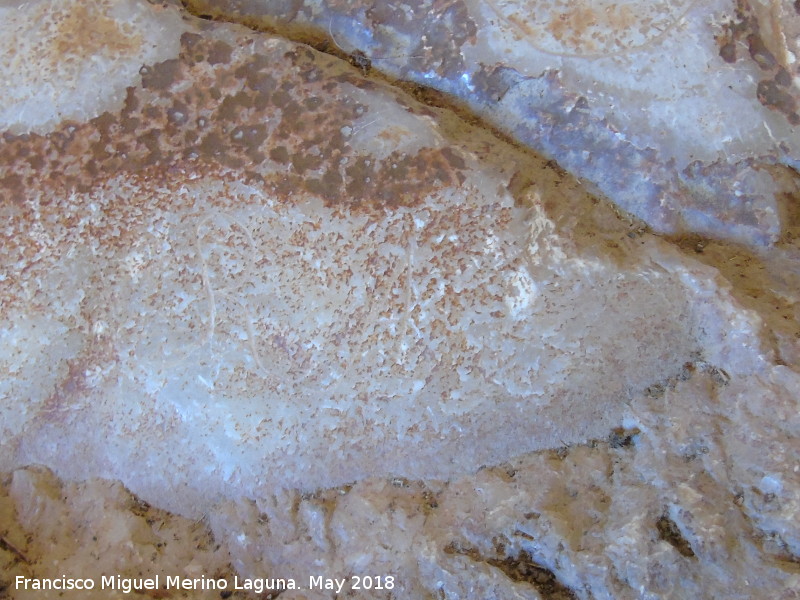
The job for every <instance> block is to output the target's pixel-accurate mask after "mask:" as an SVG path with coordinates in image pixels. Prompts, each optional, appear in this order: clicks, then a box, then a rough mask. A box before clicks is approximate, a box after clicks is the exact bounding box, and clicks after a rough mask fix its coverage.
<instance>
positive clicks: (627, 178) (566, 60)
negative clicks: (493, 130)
mask: <svg viewBox="0 0 800 600" xmlns="http://www.w3.org/2000/svg"><path fill="white" fill-rule="evenodd" d="M186 4H187V6H189V7H191V9H192V10H193V11H195V12H197V13H198V14H204V15H208V16H213V17H215V18H219V19H224V20H232V21H234V22H243V23H248V24H251V25H254V26H259V27H264V28H267V29H277V30H281V31H288V32H290V33H292V34H293V35H294V36H295V37H296V39H300V40H304V41H311V42H316V43H318V44H320V43H321V44H323V45H326V46H330V47H331V48H334V49H340V50H342V51H343V52H344V53H348V54H349V53H357V56H354V58H357V62H358V64H361V65H365V64H368V65H370V66H371V67H372V68H374V69H378V70H381V71H383V72H385V73H386V74H387V75H388V76H390V77H391V78H399V79H400V80H402V81H408V82H412V83H414V84H419V85H423V86H425V87H426V88H436V89H438V90H441V91H442V92H445V93H447V94H450V95H453V96H455V97H457V98H458V99H459V100H460V101H461V102H463V103H464V104H466V105H467V106H468V107H469V109H470V110H471V111H474V112H475V113H476V114H480V115H482V116H483V117H484V118H485V119H487V121H488V122H490V123H492V124H493V125H495V126H496V127H499V128H500V129H501V130H503V131H504V132H506V133H508V134H510V135H511V136H513V137H514V138H515V139H517V140H519V141H520V142H522V143H524V144H526V145H528V146H530V147H532V148H534V149H536V150H538V151H540V152H543V153H544V154H545V155H547V156H549V157H552V158H554V159H556V160H557V161H558V162H559V164H561V165H562V166H563V167H565V168H567V169H569V170H570V171H571V172H572V173H574V174H575V175H578V176H579V177H581V178H584V179H586V180H588V181H590V182H591V183H592V184H593V185H594V186H596V187H597V189H599V190H600V191H601V192H602V193H604V194H605V195H607V196H609V197H611V198H613V199H614V201H615V202H617V203H618V205H619V206H620V207H622V208H623V209H624V210H626V211H627V212H629V213H631V214H634V215H636V216H638V217H639V218H641V219H643V220H644V221H645V222H647V224H648V225H649V226H651V227H652V228H653V229H654V230H656V231H659V232H662V233H667V234H673V235H680V234H683V233H687V232H690V233H700V234H702V235H704V236H707V237H711V238H714V239H725V240H736V241H739V242H742V243H746V244H755V245H763V244H768V243H771V242H774V241H776V240H777V238H778V237H779V236H780V234H781V231H782V229H783V227H785V225H786V223H785V222H784V219H783V215H782V211H783V201H782V188H781V186H780V183H779V182H778V181H776V180H775V178H774V176H773V167H776V166H778V167H779V166H781V165H783V166H785V165H791V166H794V167H797V166H798V160H800V143H799V142H798V140H800V132H798V129H797V126H798V118H799V117H798V100H800V95H799V94H800V89H799V88H798V85H800V84H798V81H800V79H798V67H797V62H796V50H797V43H798V42H797V40H798V33H800V14H799V13H798V7H797V4H796V3H793V2H791V0H670V1H669V2H667V1H661V0H649V1H647V2H642V1H634V0H623V1H617V0H614V1H610V0H576V1H566V0H557V1H549V0H548V1H539V0H400V1H398V2H387V1H384V0H360V1H358V2H351V1H340V0H297V1H294V2H285V1H283V0H187V1H186ZM778 170H782V169H780V168H778Z"/></svg>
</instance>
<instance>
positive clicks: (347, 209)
mask: <svg viewBox="0 0 800 600" xmlns="http://www.w3.org/2000/svg"><path fill="white" fill-rule="evenodd" d="M47 6H48V5H46V4H43V3H40V4H36V5H30V6H29V5H25V6H22V7H20V8H19V10H28V11H31V10H34V8H32V7H35V8H36V10H40V11H43V12H42V15H43V17H42V19H43V20H42V21H41V22H48V19H50V20H58V19H61V17H58V18H57V15H59V14H62V13H63V14H70V15H76V14H78V13H80V11H83V10H85V11H89V12H91V13H92V14H95V13H96V18H94V19H91V20H90V21H91V23H95V24H97V23H99V24H104V25H103V27H106V25H107V26H109V27H110V26H111V25H112V24H113V25H114V26H115V27H118V28H120V30H121V31H126V32H127V33H128V34H129V35H130V36H133V37H137V36H139V37H141V39H145V37H146V39H147V40H149V41H147V42H146V43H145V42H142V45H141V46H140V48H145V47H147V48H149V49H148V50H147V52H150V54H147V53H144V54H142V53H140V54H136V53H135V52H134V53H132V54H127V53H126V54H125V58H124V59H121V61H122V63H121V66H120V70H119V72H118V73H117V74H116V75H115V76H114V77H112V78H111V79H110V80H109V90H111V91H109V90H105V91H107V92H108V94H109V95H108V96H105V97H104V98H105V100H98V98H99V96H98V92H97V90H96V89H95V87H96V86H95V85H94V84H92V85H91V86H90V85H86V86H74V87H73V88H71V89H72V92H70V93H75V94H78V95H79V96H80V95H81V94H82V97H80V98H79V97H77V96H76V97H75V99H73V100H70V101H69V103H70V105H73V104H74V106H80V107H83V108H80V110H78V111H77V112H74V113H70V114H69V115H65V114H64V113H63V108H62V106H61V105H60V104H59V103H58V102H56V103H55V104H49V105H48V104H46V103H42V104H41V106H39V109H38V112H36V113H35V114H34V113H24V114H28V116H27V117H25V119H27V120H24V119H23V118H22V117H20V116H19V115H21V114H23V113H19V112H18V113H17V115H18V116H17V117H15V118H16V120H13V119H11V118H9V120H8V121H4V122H3V126H4V128H5V129H6V130H7V131H5V132H4V133H3V135H2V136H1V137H0V211H2V212H1V213H0V218H1V219H2V224H1V225H0V227H1V228H2V232H1V233H0V235H2V240H3V251H2V253H0V445H2V448H3V452H2V453H0V471H4V472H7V473H8V475H7V476H6V477H5V478H4V479H3V480H2V481H0V511H2V517H3V518H2V523H7V525H5V524H4V525H2V529H0V561H4V562H2V563H0V564H4V565H5V566H6V567H5V570H6V572H8V573H9V574H11V575H13V576H16V575H23V576H25V577H57V576H59V575H60V574H61V573H62V571H64V570H65V569H66V570H70V571H71V572H75V573H76V575H77V574H79V573H78V572H80V573H84V576H86V577H99V576H100V574H102V573H103V572H106V571H109V570H113V571H114V572H115V573H119V574H120V575H130V576H135V575H136V573H143V574H144V576H148V575H155V574H156V573H161V574H162V575H164V576H166V575H173V576H176V575H181V576H184V575H185V576H189V577H192V576H200V575H204V576H215V574H220V576H222V577H229V578H233V577H236V576H238V577H249V578H256V579H257V578H266V577H278V578H293V579H296V580H297V581H299V582H303V583H304V584H305V582H307V581H308V580H309V577H312V576H323V577H332V578H342V577H344V578H349V577H351V576H352V575H361V576H363V575H371V576H387V575H390V576H392V577H395V578H396V579H395V581H396V584H397V585H396V587H393V588H392V589H391V590H389V589H384V590H369V591H366V590H362V591H361V592H358V591H355V592H354V597H364V598H367V597H369V598H390V597H391V598H395V599H399V598H408V599H412V598H424V597H434V598H466V597H476V598H487V599H488V598H551V599H553V598H587V599H588V598H687V597H692V598H720V597H725V598H751V597H758V594H761V593H763V594H764V597H770V598H781V599H782V600H783V599H784V598H785V599H789V598H796V597H797V590H798V589H800V588H799V586H800V581H798V579H797V564H798V562H799V561H800V558H798V557H800V530H799V529H798V525H797V519H796V515H797V513H798V510H800V472H799V468H798V464H800V461H799V459H800V444H798V439H800V419H799V418H798V414H800V411H799V410H798V408H800V406H798V402H799V399H798V394H797V390H798V389H800V381H798V379H799V377H798V364H800V344H799V343H798V340H799V339H800V336H799V335H798V332H799V331H800V328H798V320H799V319H798V317H799V316H800V315H798V309H797V305H798V304H797V302H798V297H797V296H798V290H800V271H798V264H799V263H798V260H799V257H800V251H799V250H798V246H797V243H798V242H797V240H798V239H799V238H800V228H798V226H797V223H800V219H798V214H797V211H796V209H790V208H787V206H788V203H787V206H783V205H782V206H783V208H782V209H781V210H782V212H781V215H780V216H781V219H782V220H783V221H782V222H783V223H785V224H786V227H785V229H784V230H783V231H782V234H781V237H780V240H779V241H778V243H777V244H776V245H774V246H773V247H769V248H756V249H752V248H747V247H745V246H734V245H731V244H727V243H724V242H710V241H708V240H706V239H702V238H679V239H676V240H672V241H670V240H668V239H663V238H660V237H658V236H656V235H653V234H652V233H649V232H648V231H647V228H646V227H644V226H643V225H642V223H641V222H639V221H635V220H633V219H632V218H629V217H625V216H623V215H621V214H619V213H618V212H617V211H616V210H615V208H614V207H613V205H611V204H610V203H609V202H607V201H605V200H603V199H600V198H597V197H595V196H593V195H592V194H591V193H590V192H589V191H587V189H585V188H584V186H582V184H581V183H580V182H579V181H578V180H576V179H575V178H573V177H572V176H570V175H569V174H568V173H566V172H564V171H563V170H561V169H560V168H559V167H558V166H557V165H556V164H555V163H553V162H549V161H546V160H544V159H542V158H540V157H538V156H535V155H532V154H530V153H529V152H527V151H526V150H524V149H521V148H519V147H517V146H515V145H513V144H512V143H510V142H509V141H503V140H500V139H498V138H497V137H495V136H494V135H493V134H492V133H490V132H488V131H486V130H485V129H482V128H480V127H479V126H478V125H477V124H476V123H467V122H465V121H463V120H461V119H460V118H458V117H456V116H455V115H453V114H452V113H450V112H448V111H446V110H443V109H436V108H432V107H430V106H426V105H424V104H421V103H420V102H418V101H417V100H415V99H414V98H412V97H411V96H409V95H408V94H406V93H405V92H403V91H402V90H401V89H399V88H397V87H393V86H392V85H390V84H388V83H386V82H380V81H377V80H374V79H370V78H368V77H366V76H365V73H364V71H365V70H366V69H365V67H364V64H363V63H362V64H357V65H356V66H355V67H354V66H351V65H349V64H347V63H346V62H345V61H342V60H340V59H338V58H335V57H333V56H330V55H326V54H324V53H320V52H318V51H315V50H313V49H311V48H309V47H307V46H304V45H302V44H298V43H296V42H292V41H288V40H286V39H283V38H281V37H279V36H277V35H267V34H264V33H258V32H254V31H252V30H250V29H247V28H244V27H241V26H238V25H230V24H224V23H212V22H208V21H204V20H200V19H196V18H194V17H190V16H188V15H186V14H184V13H183V12H181V10H180V9H179V8H178V7H173V6H161V5H150V4H146V3H142V2H139V1H138V0H116V1H114V2H108V3H103V2H91V3H84V2H80V3H79V2H77V0H76V1H75V2H72V3H70V2H66V3H60V4H59V5H58V6H57V7H56V6H52V7H51V8H50V9H48V8H47ZM508 6H511V5H504V7H505V8H503V11H505V12H502V11H501V14H502V16H503V18H504V19H505V20H506V21H507V22H509V23H512V22H514V23H515V21H513V19H511V14H512V13H511V12H509V10H510V9H508ZM615 6H616V5H615ZM657 6H658V5H657V4H654V7H657ZM670 6H674V7H675V10H676V11H677V12H676V14H675V15H672V14H671V13H670V15H668V16H669V18H670V19H672V20H673V21H674V23H672V25H670V24H669V23H667V22H662V21H661V20H659V19H661V18H662V17H661V16H660V15H661V14H662V13H661V11H655V12H653V13H652V15H651V17H652V18H651V19H650V21H647V23H645V22H644V21H642V24H641V25H640V27H639V29H638V30H637V31H638V33H631V35H629V36H628V37H625V36H623V37H620V38H619V40H618V41H612V40H611V39H610V38H603V37H602V36H599V37H598V35H594V34H591V35H588V34H587V36H586V37H578V38H573V39H571V40H569V39H567V38H556V37H552V38H544V39H543V41H542V42H541V44H550V45H551V46H552V45H554V44H566V43H570V44H572V45H573V46H574V47H575V48H576V50H575V53H580V54H581V56H572V57H571V58H569V59H570V60H573V59H574V60H578V59H581V60H585V59H586V58H587V55H588V54H591V53H592V52H597V51H605V52H610V50H609V49H608V44H611V45H612V46H614V47H616V45H621V47H619V48H617V49H616V50H615V51H614V52H616V54H615V56H616V55H619V56H622V55H623V54H626V53H630V52H637V51H643V49H644V48H645V47H648V45H649V44H653V43H655V42H656V41H657V40H659V39H661V38H660V37H659V35H660V34H656V33H655V32H656V31H660V30H661V29H666V31H667V32H671V31H674V30H677V29H680V28H681V27H683V26H684V25H682V24H681V23H683V22H682V21H681V19H682V18H684V17H686V15H688V14H689V13H687V12H685V11H687V10H688V11H691V10H694V8H695V5H691V6H689V5H686V6H685V7H683V6H682V5H680V6H679V4H678V3H676V4H674V5H670ZM78 7H81V8H78ZM495 8H497V7H495ZM678 8H680V9H681V10H680V11H678ZM623 9H624V10H623ZM2 10H10V9H9V8H8V7H6V6H5V5H4V7H3V9H2ZM498 10H500V9H498ZM558 10H560V9H559V5H552V11H553V14H552V15H551V16H552V19H556V20H559V19H561V17H560V16H559V14H560V13H558ZM630 10H632V9H630ZM630 10H629V9H626V8H625V7H624V6H622V7H618V6H617V7H616V8H613V10H612V9H611V8H609V11H606V12H605V13H604V14H606V15H607V17H608V18H609V19H611V18H612V17H613V18H615V19H616V18H620V19H622V18H623V17H625V15H630ZM615 11H616V12H615ZM626 11H627V12H626ZM54 15H56V16H54ZM578 16H580V15H578ZM578 16H575V18H576V19H577V18H578ZM645 17H646V15H645V14H644V13H642V14H640V15H638V16H637V17H636V18H637V19H640V20H643V19H644V20H646V19H645ZM625 18H627V17H625ZM631 18H633V17H631ZM663 18H667V17H666V16H665V17H663ZM686 18H688V17H686ZM561 20H564V19H561ZM688 22H689V23H691V22H692V21H691V19H690V20H689V21H688ZM6 23H10V24H9V25H6V24H0V31H1V30H2V28H3V27H9V28H10V29H11V30H12V31H13V32H15V34H19V32H20V31H21V30H20V29H19V23H18V22H17V21H15V20H13V19H10V20H9V21H7V22H6ZM156 23H157V24H158V26H157V27H155V24H156ZM648 23H649V24H648ZM142 24H152V25H153V27H152V28H150V27H149V26H147V25H142ZM515 26H516V25H515ZM139 27H143V28H144V29H146V30H147V31H140V30H139V29H138V28H139ZM686 27H689V25H686ZM59 31H60V30H59ZM91 31H92V29H91V24H87V30H86V33H87V36H88V39H90V40H94V39H100V38H96V36H93V35H92V34H91ZM548 31H550V32H551V33H552V31H553V30H552V29H548ZM590 33H591V30H590ZM664 35H666V34H664ZM148 36H149V37H148ZM139 37H137V39H139ZM26 39H27V38H26ZM69 39H72V38H70V37H69V35H68V34H67V33H64V32H61V33H59V32H58V31H56V32H55V33H53V34H52V36H51V38H48V39H47V44H48V47H58V45H59V44H64V43H67V40H69ZM737 43H738V42H737ZM148 44H149V45H148ZM596 44H601V45H602V47H599V46H598V47H596V46H595V45H596ZM103 47H104V48H105V46H103ZM20 48H22V49H21V50H20V52H21V55H20V56H21V57H22V58H24V57H26V56H27V57H29V58H30V61H31V62H30V63H25V62H24V61H23V62H19V61H20V60H21V58H19V57H18V58H16V59H15V60H17V61H18V62H16V63H14V64H15V65H17V66H16V67H15V68H14V69H10V70H9V75H8V85H9V86H10V89H13V90H18V91H15V92H14V93H15V94H17V96H15V97H20V98H21V97H22V95H23V94H34V95H35V90H36V89H41V90H42V93H43V94H45V93H46V92H47V91H48V90H50V89H51V87H50V86H52V81H51V80H50V79H47V78H42V77H40V74H39V71H38V70H37V68H36V67H33V66H32V67H31V68H20V67H19V65H23V64H30V65H37V64H38V63H37V62H36V61H38V60H40V59H41V56H42V54H41V52H42V51H41V47H39V46H35V45H31V46H24V45H22V46H20ZM92 48H94V47H93V46H91V45H90V46H89V47H87V48H86V49H85V52H84V54H79V50H77V49H76V50H74V51H75V52H76V53H78V54H76V56H79V57H80V60H77V59H76V61H77V62H75V63H74V64H73V63H70V64H73V67H70V68H71V69H72V70H71V71H69V73H72V74H73V75H74V74H75V73H84V72H89V71H91V68H92V67H91V65H92V64H94V63H93V61H94V59H93V57H94V56H95V55H96V52H95V51H94V50H93V49H92ZM604 48H605V50H603V49H604ZM545 50H547V52H544V54H546V55H548V56H550V55H553V54H554V52H553V48H552V47H550V46H548V48H545ZM578 50H579V51H580V52H578ZM106 51H107V52H111V49H107V50H103V52H106ZM590 51H591V52H590ZM26 53H27V54H26ZM101 54H102V52H101ZM562 54H563V52H562ZM612 54H613V53H612ZM782 56H783V55H782ZM107 58H108V60H112V61H113V60H116V59H115V58H114V57H113V56H112V55H108V57H107ZM567 58H568V57H565V56H561V57H560V58H559V60H567ZM784 58H785V56H784ZM42 60H43V59H42ZM609 60H610V59H609ZM355 62H357V61H355ZM84 63H86V65H88V66H86V65H84ZM43 68H44V67H43ZM86 69H89V71H87V70H86ZM69 73H66V72H65V73H64V74H63V77H64V78H65V79H66V80H67V81H75V78H74V76H73V75H69ZM117 76H118V78H116V77H117ZM70 77H72V79H70ZM537 81H539V83H541V80H537ZM528 84H530V81H528ZM528 84H525V85H528ZM520 85H523V84H520ZM36 86H39V88H37V87H36ZM115 86H116V87H115ZM120 86H121V87H120ZM112 88H113V89H115V90H116V91H113V90H112ZM30 90H34V91H33V92H31V91H30ZM512 97H514V94H513V93H511V95H509V98H512ZM65 98H66V96H65ZM516 98H517V99H518V100H519V98H520V97H519V96H516ZM498 106H500V108H502V102H501V103H500V105H498ZM759 106H760V105H759ZM762 108H763V107H762ZM575 110H577V111H578V112H581V111H582V110H583V109H582V108H581V106H578V105H576V106H575ZM759 110H761V109H759ZM765 110H766V109H765ZM782 118H783V117H782ZM646 133H647V132H645V134H646ZM553 136H554V138H555V137H557V136H558V133H557V132H555V133H553ZM709 143H710V142H709ZM576 151H580V150H579V149H576ZM759 169H763V170H764V172H765V173H767V174H768V179H769V185H774V186H775V187H776V189H780V190H781V194H783V195H784V197H785V198H786V199H791V198H796V197H797V194H798V189H797V183H796V178H795V177H794V175H793V174H792V173H791V172H790V171H788V170H787V169H786V168H784V167H778V166H773V167H769V169H768V168H767V167H766V166H762V167H759ZM776 210H777V209H776ZM748 223H749V222H746V223H744V225H743V226H746V225H748ZM734 225H736V222H734ZM742 231H744V230H742ZM722 237H725V236H722ZM32 465H40V466H32ZM99 478H102V479H99ZM123 486H125V488H127V490H130V491H127V490H126V489H124V488H123ZM130 494H135V496H131V495H130ZM150 505H152V506H150ZM166 511H172V513H174V514H170V513H168V512H166ZM186 519H189V520H186ZM93 531H99V532H100V535H96V536H94V537H97V538H98V539H94V537H93V535H94V534H92V535H90V533H91V532H93ZM165 531H166V532H168V534H166V533H165ZM168 537H171V539H170V540H169V544H170V547H171V548H175V551H174V552H172V553H166V552H164V551H163V550H162V549H161V548H162V547H161V546H159V545H158V544H160V543H164V542H165V539H166V538H168ZM49 539H54V540H56V541H55V543H53V544H52V546H51V547H50V546H48V544H50V542H48V541H47V540H49ZM115 548H116V549H115ZM55 561H58V562H55ZM2 577H3V578H2V580H0V586H1V585H4V586H5V587H4V588H2V589H3V590H4V592H5V593H6V594H10V597H12V598H27V597H34V596H30V595H26V594H27V592H25V591H24V590H23V591H22V592H20V591H19V590H16V589H14V588H13V582H12V581H10V579H9V577H10V575H9V576H6V575H4V576H2ZM351 583H352V582H351ZM304 587H307V586H304ZM753 590H758V592H754V591H753ZM1 593H2V592H0V594H1ZM159 593H161V592H159ZM151 595H152V594H151ZM218 595H219V592H215V594H210V595H206V596H203V595H202V594H198V595H193V596H191V597H218ZM36 597H39V596H36ZM75 597H89V596H85V595H80V596H75ZM95 597H98V598H99V597H108V596H103V595H96V596H95ZM155 597H161V596H158V595H157V594H156V595H155ZM177 597H180V596H177ZM329 597H331V594H330V592H326V591H325V590H308V589H303V590H295V591H286V592H284V593H283V594H281V599H282V600H283V599H284V598H297V599H299V598H329Z"/></svg>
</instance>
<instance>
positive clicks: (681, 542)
mask: <svg viewBox="0 0 800 600" xmlns="http://www.w3.org/2000/svg"><path fill="white" fill-rule="evenodd" d="M656 529H657V530H658V537H659V538H660V539H662V540H664V541H665V542H667V543H668V544H669V545H670V546H672V547H673V548H675V550H677V551H678V553H679V554H680V555H681V556H685V557H687V558H692V557H694V556H695V553H694V550H692V546H691V544H689V541H688V540H687V539H686V538H685V537H683V534H682V533H681V530H680V529H679V528H678V525H677V523H675V521H673V520H672V519H670V518H669V517H668V516H667V515H662V516H661V517H660V518H659V519H658V521H656Z"/></svg>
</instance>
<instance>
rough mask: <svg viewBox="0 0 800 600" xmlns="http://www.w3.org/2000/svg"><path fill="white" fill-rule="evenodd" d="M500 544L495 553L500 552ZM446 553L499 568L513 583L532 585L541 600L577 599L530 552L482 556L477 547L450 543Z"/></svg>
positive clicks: (572, 592)
mask: <svg viewBox="0 0 800 600" xmlns="http://www.w3.org/2000/svg"><path fill="white" fill-rule="evenodd" d="M503 549H504V547H503V545H502V544H501V545H499V546H498V550H503ZM444 551H445V553H446V554H459V555H461V556H466V557H467V558H469V559H470V560H473V561H475V562H482V563H486V564H487V565H490V566H492V567H495V568H496V569H499V570H500V571H501V572H502V573H503V574H504V575H505V576H506V577H508V578H509V579H511V580H512V581H514V582H516V583H524V584H527V585H530V586H532V587H533V588H535V589H536V591H537V592H538V593H539V594H540V595H541V596H542V598H544V599H545V600H577V598H578V596H577V595H576V594H575V592H574V591H573V590H572V589H570V588H569V587H567V586H566V585H564V584H563V583H561V581H559V579H558V576H557V575H556V574H555V573H554V572H553V571H552V570H550V569H548V568H547V567H545V566H544V565H542V564H539V563H537V562H536V561H535V560H534V559H533V557H532V556H531V555H530V553H528V552H526V551H525V550H521V551H520V552H519V554H517V555H516V556H509V555H506V556H501V555H500V554H502V553H499V554H498V556H495V557H487V556H483V555H482V554H481V553H480V551H479V550H478V549H477V548H472V547H469V546H463V545H461V544H459V543H457V542H451V543H450V544H448V545H447V546H446V547H445V549H444Z"/></svg>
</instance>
